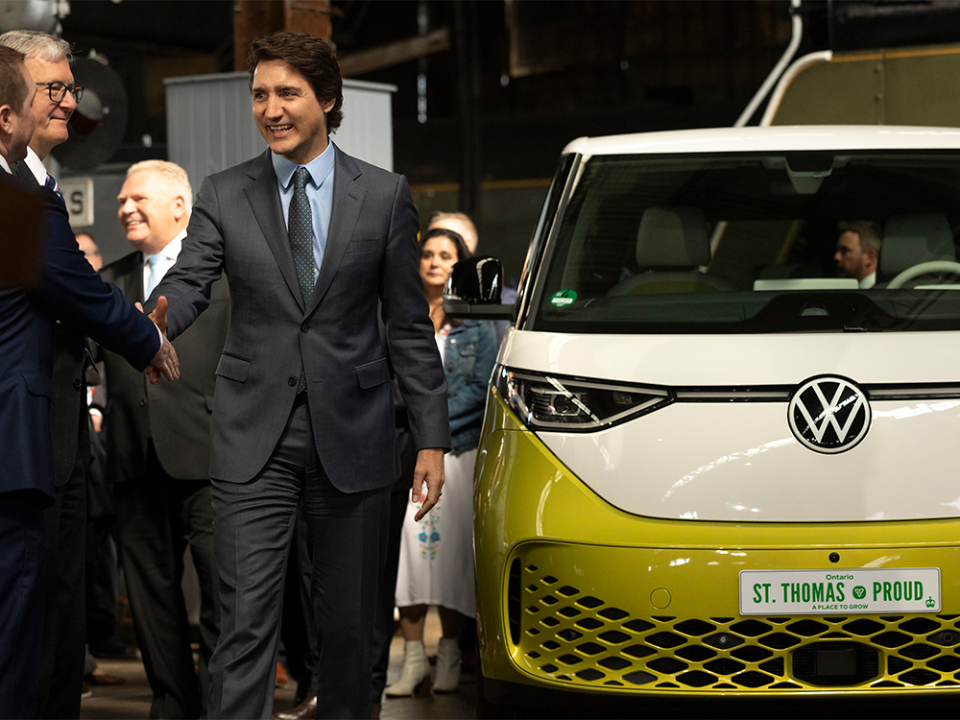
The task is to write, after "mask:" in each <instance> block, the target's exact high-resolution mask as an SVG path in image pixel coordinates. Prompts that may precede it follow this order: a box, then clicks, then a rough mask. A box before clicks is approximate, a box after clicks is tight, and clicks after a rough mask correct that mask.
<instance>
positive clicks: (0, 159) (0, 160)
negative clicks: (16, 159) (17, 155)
mask: <svg viewBox="0 0 960 720" xmlns="http://www.w3.org/2000/svg"><path fill="white" fill-rule="evenodd" d="M0 167H2V168H3V169H4V170H6V171H7V172H8V173H10V163H8V162H7V159H6V158H5V157H4V156H3V155H0ZM11 174H12V173H11Z"/></svg>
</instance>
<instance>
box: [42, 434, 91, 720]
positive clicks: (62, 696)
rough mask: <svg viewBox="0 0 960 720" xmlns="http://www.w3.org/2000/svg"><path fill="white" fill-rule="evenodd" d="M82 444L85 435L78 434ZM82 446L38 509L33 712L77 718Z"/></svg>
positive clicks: (82, 628) (83, 536) (83, 532)
mask: <svg viewBox="0 0 960 720" xmlns="http://www.w3.org/2000/svg"><path fill="white" fill-rule="evenodd" d="M82 435H83V440H84V442H86V433H83V434H82ZM88 457H89V455H88V453H87V450H86V449H85V448H84V449H83V451H82V452H81V451H80V450H79V449H78V450H77V459H76V462H75V463H74V467H73V470H72V471H71V473H70V479H69V480H67V482H66V483H65V484H63V485H61V486H60V487H58V488H57V489H56V492H55V495H54V503H53V505H52V506H50V507H48V508H47V509H46V510H45V511H44V521H45V524H46V529H47V577H46V583H45V584H46V590H45V603H44V608H43V649H42V651H41V652H42V655H41V660H40V689H39V694H38V696H37V707H36V716H37V717H40V718H76V717H79V716H80V694H81V692H83V689H82V688H83V660H84V647H85V645H86V603H85V596H86V590H85V587H86V586H85V580H84V571H85V567H86V549H87V487H86V477H87V467H86V465H87V461H88Z"/></svg>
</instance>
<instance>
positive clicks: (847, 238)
mask: <svg viewBox="0 0 960 720" xmlns="http://www.w3.org/2000/svg"><path fill="white" fill-rule="evenodd" d="M837 231H838V232H839V233H840V235H839V237H838V238H837V252H836V253H834V256H833V259H834V260H835V261H836V263H837V275H839V276H840V277H845V278H853V279H854V280H856V281H858V282H859V283H860V289H861V290H869V289H870V288H872V287H873V286H874V285H876V283H877V266H878V261H879V258H880V245H881V243H882V242H883V228H881V227H880V224H879V223H875V222H872V221H869V220H857V221H854V222H841V223H840V224H839V225H838V226H837Z"/></svg>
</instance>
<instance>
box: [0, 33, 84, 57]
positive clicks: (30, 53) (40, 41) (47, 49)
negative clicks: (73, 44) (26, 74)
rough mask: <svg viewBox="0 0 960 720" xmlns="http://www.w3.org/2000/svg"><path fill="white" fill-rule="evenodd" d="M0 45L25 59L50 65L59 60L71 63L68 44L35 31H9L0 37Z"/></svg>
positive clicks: (71, 53) (71, 54)
mask: <svg viewBox="0 0 960 720" xmlns="http://www.w3.org/2000/svg"><path fill="white" fill-rule="evenodd" d="M0 45H6V46H7V47H10V48H13V49H14V50H17V51H19V52H22V53H23V54H24V55H26V56H27V58H28V59H29V58H35V59H37V60H44V61H46V62H50V63H57V62H60V61H61V60H66V61H67V62H73V52H72V51H71V49H70V43H68V42H67V41H66V40H62V39H60V38H55V37H54V36H53V35H48V34H47V33H45V32H39V31H37V30H10V31H9V32H5V33H4V34H3V35H0Z"/></svg>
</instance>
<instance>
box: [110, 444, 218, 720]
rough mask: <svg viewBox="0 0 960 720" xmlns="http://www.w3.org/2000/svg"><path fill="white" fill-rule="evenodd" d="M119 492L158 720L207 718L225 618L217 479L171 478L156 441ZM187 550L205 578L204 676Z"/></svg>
mask: <svg viewBox="0 0 960 720" xmlns="http://www.w3.org/2000/svg"><path fill="white" fill-rule="evenodd" d="M117 495H118V503H117V504H118V516H117V531H118V534H119V537H120V547H121V550H122V552H121V555H122V560H123V574H124V578H125V579H126V583H127V594H128V595H129V597H130V611H131V613H132V615H133V627H134V630H135V631H136V633H137V642H138V644H139V645H140V652H141V654H142V655H143V666H144V669H145V670H146V672H147V680H148V681H149V682H150V688H151V690H152V691H153V702H152V704H151V707H150V717H152V718H157V717H163V718H197V717H200V716H201V715H202V714H203V711H204V707H203V704H204V701H205V700H206V696H207V691H208V690H209V672H208V664H209V660H210V657H211V655H212V654H213V649H214V647H216V643H217V635H218V634H219V630H218V628H219V619H220V607H219V601H218V597H219V592H218V581H217V565H216V559H215V555H214V545H213V502H212V488H211V485H210V482H209V481H208V480H178V479H177V478H173V477H170V476H169V475H167V473H166V472H165V471H164V469H163V467H162V466H161V464H160V461H159V459H158V458H157V454H156V451H155V450H154V447H153V441H152V440H151V441H148V443H147V457H146V473H145V476H144V477H143V478H142V481H140V480H131V481H127V482H124V483H121V484H120V485H119V486H118V490H117ZM187 548H189V549H190V556H191V558H192V560H193V564H194V567H196V569H197V577H198V579H199V581H200V667H199V672H197V670H196V669H195V667H194V662H193V652H192V650H191V648H190V627H189V623H188V620H187V610H186V605H185V601H184V597H183V589H182V585H181V583H182V581H183V568H184V566H183V555H184V552H185V551H186V549H187Z"/></svg>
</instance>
